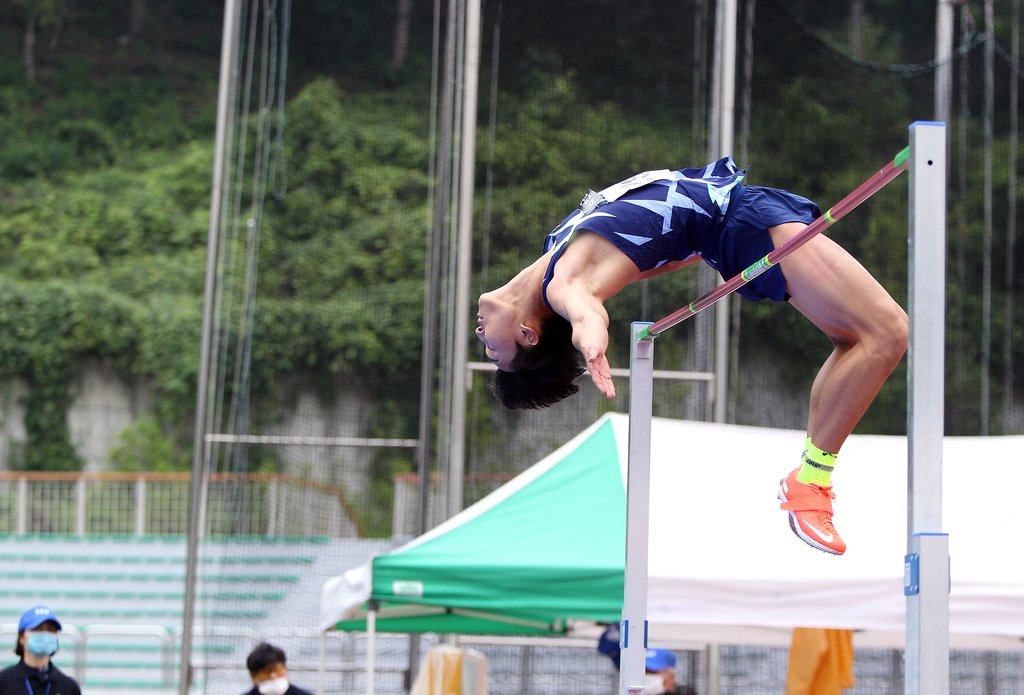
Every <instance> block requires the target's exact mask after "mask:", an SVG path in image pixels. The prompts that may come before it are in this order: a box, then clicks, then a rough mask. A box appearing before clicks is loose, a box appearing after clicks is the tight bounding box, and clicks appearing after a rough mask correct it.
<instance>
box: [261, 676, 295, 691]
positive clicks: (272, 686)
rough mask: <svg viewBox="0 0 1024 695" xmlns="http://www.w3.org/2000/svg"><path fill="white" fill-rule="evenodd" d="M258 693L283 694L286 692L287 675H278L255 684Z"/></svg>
mask: <svg viewBox="0 0 1024 695" xmlns="http://www.w3.org/2000/svg"><path fill="white" fill-rule="evenodd" d="M256 689H257V690H259V691H260V695H284V694H285V693H286V692H288V676H278V677H277V678H271V679H270V680H266V681H263V682H262V683H260V684H259V685H257V686H256Z"/></svg>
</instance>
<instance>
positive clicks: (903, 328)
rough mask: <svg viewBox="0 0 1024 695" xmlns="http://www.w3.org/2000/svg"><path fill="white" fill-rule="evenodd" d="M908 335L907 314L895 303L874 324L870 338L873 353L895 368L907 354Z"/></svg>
mask: <svg viewBox="0 0 1024 695" xmlns="http://www.w3.org/2000/svg"><path fill="white" fill-rule="evenodd" d="M908 335H909V322H908V320H907V313H906V312H905V311H903V309H902V308H901V307H900V306H899V305H898V304H896V303H895V302H893V303H892V306H891V307H890V308H889V309H888V310H887V311H884V312H882V313H880V314H879V316H878V317H877V319H876V321H875V322H874V327H873V330H872V336H871V338H870V343H871V349H872V352H873V353H875V354H876V356H877V357H878V359H880V360H882V361H884V362H886V363H888V364H889V365H890V366H891V367H895V366H896V365H897V364H898V363H899V361H900V360H901V359H903V355H905V354H906V352H907V340H908Z"/></svg>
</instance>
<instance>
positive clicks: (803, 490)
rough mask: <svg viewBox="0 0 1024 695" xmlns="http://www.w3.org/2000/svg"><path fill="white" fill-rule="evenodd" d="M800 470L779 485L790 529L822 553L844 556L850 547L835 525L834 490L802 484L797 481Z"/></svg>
mask: <svg viewBox="0 0 1024 695" xmlns="http://www.w3.org/2000/svg"><path fill="white" fill-rule="evenodd" d="M798 470H800V469H799V468H796V469H794V470H793V471H792V472H791V473H790V474H789V475H787V476H786V477H785V478H783V479H782V480H781V481H779V501H780V502H782V504H781V508H782V509H785V510H787V511H788V512H789V527H790V528H791V529H793V533H795V534H796V535H797V538H799V539H800V540H802V541H803V542H804V543H806V544H807V545H809V546H811V547H812V548H817V549H818V550H821V551H822V552H826V553H832V554H833V555H842V554H843V553H845V552H846V543H845V542H843V539H842V538H840V537H839V533H838V532H837V531H836V527H835V526H833V525H832V500H833V499H835V496H836V495H835V493H834V492H832V486H831V485H829V486H828V487H822V486H820V485H813V484H809V483H801V482H800V481H799V480H797V479H796V473H797V471H798Z"/></svg>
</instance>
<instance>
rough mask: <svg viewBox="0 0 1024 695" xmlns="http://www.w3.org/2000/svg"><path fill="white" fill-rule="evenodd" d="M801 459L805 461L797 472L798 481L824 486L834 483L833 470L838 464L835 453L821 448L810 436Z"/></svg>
mask: <svg viewBox="0 0 1024 695" xmlns="http://www.w3.org/2000/svg"><path fill="white" fill-rule="evenodd" d="M801 459H802V461H803V463H802V464H801V465H800V470H799V471H797V474H796V479H797V480H798V481H800V482H801V483H805V484H811V485H820V486H822V487H828V486H829V485H831V484H832V470H833V469H834V468H835V465H836V455H835V454H832V453H829V452H827V451H824V450H822V449H819V448H818V447H817V446H815V445H814V442H812V441H811V438H810V437H808V438H807V442H806V444H805V445H804V453H803V456H802V457H801Z"/></svg>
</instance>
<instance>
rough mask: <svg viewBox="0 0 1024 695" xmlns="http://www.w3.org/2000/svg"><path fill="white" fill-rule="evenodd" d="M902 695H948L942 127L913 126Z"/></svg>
mask: <svg viewBox="0 0 1024 695" xmlns="http://www.w3.org/2000/svg"><path fill="white" fill-rule="evenodd" d="M909 251H910V253H909V263H910V297H909V308H910V349H909V353H908V369H907V385H908V394H909V396H908V397H909V401H908V408H907V444H908V471H907V476H908V477H907V557H906V560H905V565H904V589H903V593H904V594H905V595H906V597H907V647H906V668H905V674H906V686H905V689H904V692H906V693H907V695H949V535H948V534H946V533H944V532H943V531H942V436H943V404H944V399H943V394H944V391H945V389H944V379H943V377H944V364H945V359H944V356H945V349H944V347H945V330H944V326H945V320H946V272H945V271H946V126H945V124H944V123H931V122H917V123H914V124H912V125H911V126H910V238H909Z"/></svg>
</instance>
